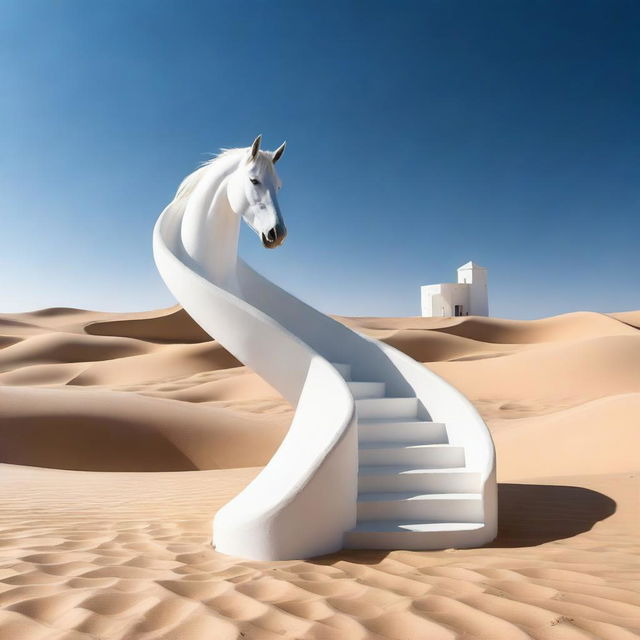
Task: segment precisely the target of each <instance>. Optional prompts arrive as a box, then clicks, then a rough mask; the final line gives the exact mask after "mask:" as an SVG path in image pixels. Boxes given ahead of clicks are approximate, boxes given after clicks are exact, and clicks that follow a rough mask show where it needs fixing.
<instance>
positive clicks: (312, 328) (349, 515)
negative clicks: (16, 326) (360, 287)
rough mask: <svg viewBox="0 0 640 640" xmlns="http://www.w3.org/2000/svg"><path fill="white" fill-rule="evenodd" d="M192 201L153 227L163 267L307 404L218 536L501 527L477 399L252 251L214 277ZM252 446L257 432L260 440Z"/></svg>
mask: <svg viewBox="0 0 640 640" xmlns="http://www.w3.org/2000/svg"><path fill="white" fill-rule="evenodd" d="M184 210H185V203H184V201H174V202H173V203H172V204H171V205H169V206H168V207H167V208H166V209H165V211H164V212H163V213H162V215H161V216H160V218H159V220H158V222H157V224H156V227H155V230H154V256H155V260H156V264H157V266H158V269H159V271H160V273H161V275H162V277H163V279H164V280H165V282H166V284H167V286H168V287H169V289H170V290H171V291H172V293H173V294H174V296H175V297H176V299H177V300H178V301H179V302H180V303H181V304H182V305H183V307H184V308H185V309H186V310H187V312H188V313H189V314H190V315H191V316H192V317H193V319H194V320H195V321H196V322H197V323H198V324H199V325H200V326H201V327H202V328H203V329H204V330H205V331H206V332H207V333H209V334H210V335H211V336H214V337H215V338H216V340H218V341H219V342H220V343H221V344H222V345H224V346H225V348H227V349H228V350H229V351H230V352H231V353H232V354H233V355H234V356H235V357H236V358H238V359H239V360H240V361H242V362H244V363H245V364H246V365H247V366H249V367H251V368H252V369H253V370H254V371H256V372H257V373H258V374H259V375H261V376H262V377H264V378H265V379H266V380H267V381H268V382H269V383H270V384H271V385H273V386H274V387H275V388H276V389H278V391H279V392H280V393H282V395H283V396H284V397H285V398H286V399H287V400H288V401H289V402H290V403H291V404H292V405H294V406H295V407H296V412H295V416H294V419H293V422H292V424H291V427H290V429H289V431H288V433H287V435H286V437H285V438H284V440H283V442H282V444H281V446H280V448H279V449H278V450H277V452H276V453H275V455H274V456H273V458H272V459H271V460H270V461H269V463H268V464H267V466H266V467H265V468H264V470H263V471H262V472H261V473H260V474H259V475H258V476H257V477H256V478H255V480H254V481H253V482H252V483H251V484H249V485H248V486H247V487H246V488H245V489H244V490H243V491H242V492H241V493H240V494H239V495H238V496H236V497H235V498H234V499H233V500H232V501H231V502H229V503H228V504H227V505H225V506H224V507H223V508H222V509H221V510H220V511H219V512H218V513H217V514H216V517H215V520H214V533H213V535H214V544H215V545H216V548H217V549H218V550H219V551H222V552H224V553H228V554H232V555H238V556H244V557H248V558H253V559H262V560H277V559H292V558H302V557H309V556H314V555H319V554H324V553H329V552H332V551H336V550H338V549H340V548H342V547H344V546H347V547H352V548H387V549H388V548H402V549H435V548H445V547H470V546H478V545H482V544H485V543H487V542H489V541H490V540H492V539H493V538H494V537H495V535H496V530H497V498H496V478H495V453H494V447H493V443H492V440H491V436H490V434H489V431H488V429H487V427H486V425H485V424H484V422H483V421H482V419H481V418H480V416H479V415H478V413H477V412H476V410H475V409H474V407H473V406H472V405H471V403H470V402H469V401H468V400H467V399H466V398H465V397H464V396H463V395H462V394H461V393H459V392H458V391H457V390H456V389H454V388H453V387H452V386H450V385H449V384H448V383H446V382H445V381H444V380H442V379H441V378H440V377H438V376H437V375H435V374H434V373H432V372H431V371H429V370H428V369H426V368H425V367H423V366H422V365H421V364H419V363H417V362H416V361H414V360H413V359H411V358H409V357H408V356H406V355H405V354H403V353H401V352H399V351H397V350H396V349H394V348H392V347H390V346H388V345H385V344H383V343H380V342H378V341H376V340H373V339H370V338H368V337H365V336H362V335H360V334H358V333H356V332H354V331H352V330H350V329H349V328H347V327H345V326H344V325H342V324H340V323H338V322H336V321H334V320H333V319H331V318H329V317H328V316H326V315H324V314H322V313H320V312H319V311H317V310H315V309H313V308H312V307H310V306H308V305H307V304H305V303H303V302H302V301H300V300H299V299H297V298H295V297H294V296H292V295H290V294H289V293H287V292H286V291H284V290H282V289H280V288H279V287H277V286H276V285H275V284H273V283H272V282H270V281H269V280H267V279H265V278H264V277H262V276H261V275H260V274H258V273H256V272H255V271H254V270H253V269H251V267H249V266H248V265H247V264H246V263H244V262H243V261H242V260H240V259H238V260H237V262H236V263H235V265H232V266H233V273H232V277H231V278H227V279H226V280H225V282H224V283H221V282H213V281H212V279H211V278H210V277H207V275H206V272H205V270H203V269H201V268H200V266H199V265H198V264H197V263H195V262H194V261H193V259H192V258H191V257H190V256H188V255H186V252H185V251H184V247H183V246H182V241H181V235H180V229H181V225H182V221H183V216H184ZM248 446H250V443H248Z"/></svg>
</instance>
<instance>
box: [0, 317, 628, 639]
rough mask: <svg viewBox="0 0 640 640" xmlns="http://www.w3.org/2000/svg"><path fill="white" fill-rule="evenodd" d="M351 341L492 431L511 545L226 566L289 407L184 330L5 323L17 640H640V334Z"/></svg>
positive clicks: (1, 557)
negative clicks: (230, 538) (233, 517)
mask: <svg viewBox="0 0 640 640" xmlns="http://www.w3.org/2000/svg"><path fill="white" fill-rule="evenodd" d="M343 321H345V322H346V323H348V324H350V325H355V326H356V327H357V328H359V330H362V331H365V332H368V333H370V334H371V335H375V336H376V337H380V338H382V339H384V340H385V341H387V342H389V343H390V344H393V345H394V346H397V347H398V348H401V349H403V350H405V351H406V352H407V353H410V355H412V356H413V357H416V358H418V359H420V360H421V361H423V362H425V363H427V366H429V367H432V368H433V369H434V370H435V371H437V372H438V373H439V374H440V375H443V376H444V377H446V378H447V379H449V380H451V381H452V382H453V383H454V384H456V385H457V386H458V387H459V388H461V389H462V390H463V391H464V392H465V393H466V394H467V395H468V396H469V397H470V398H471V399H472V400H473V402H474V403H475V404H476V406H477V407H478V408H479V409H480V411H481V412H482V413H483V415H484V416H485V418H486V419H487V420H488V422H489V424H490V426H491V428H492V432H493V434H494V438H495V441H496V446H497V449H498V465H499V480H500V483H501V484H500V493H499V495H500V535H499V538H498V540H497V541H496V542H495V543H493V544H492V545H491V546H489V547H485V548H481V549H470V550H460V551H457V550H446V551H440V552H408V551H394V552H390V553H389V552H370V551H367V552H354V551H350V552H344V553H339V554H334V555H331V556H326V557H322V558H314V559H310V560H306V561H291V562H271V563H266V562H249V561H243V560H240V559H237V558H231V557H228V556H224V555H222V554H218V553H216V552H215V550H214V549H213V548H212V547H211V545H210V540H211V531H210V527H211V520H212V516H213V514H214V513H215V511H216V509H218V508H219V507H220V506H221V505H222V504H224V503H225V502H226V501H227V500H229V499H230V497H232V496H233V495H235V494H236V493H237V492H238V491H240V490H241V488H242V487H243V486H245V484H246V483H248V482H249V481H250V480H251V479H252V478H253V477H254V476H255V474H256V473H257V472H258V471H259V469H260V465H263V464H264V463H265V462H266V460H268V459H269V457H270V456H271V454H272V453H273V451H274V450H275V448H276V447H277V446H278V443H279V442H280V440H281V438H282V436H283V434H284V433H285V432H286V429H287V426H288V423H289V421H290V419H291V410H290V408H289V407H288V406H287V404H286V403H285V402H284V401H283V400H282V399H281V398H280V397H279V396H278V395H277V393H276V392H275V391H274V390H273V389H272V388H270V387H269V386H268V385H266V384H265V383H264V382H263V381H261V380H260V379H259V378H258V377H257V376H255V374H253V373H251V372H250V371H248V370H246V369H245V368H244V367H241V366H240V365H239V363H238V362H237V361H235V360H234V359H233V358H232V356H230V355H229V354H228V353H226V352H225V351H224V349H222V348H221V347H220V346H219V345H217V344H216V343H215V342H212V341H209V340H207V339H206V336H204V335H202V333H201V332H200V331H199V329H198V328H197V327H195V326H194V325H193V324H192V323H191V322H190V320H189V318H188V317H186V316H185V315H184V314H183V312H181V311H176V310H166V311H159V312H149V313H145V314H129V315H127V316H124V315H115V314H97V313H93V312H81V311H76V310H65V309H57V310H44V311H41V312H35V313H32V314H16V315H11V316H6V315H5V316H1V317H0V345H2V348H1V349H0V385H2V386H0V443H1V445H2V446H0V461H1V462H3V463H4V464H1V465H0V479H1V480H2V487H3V491H2V494H1V497H0V607H1V609H0V638H1V639H2V640H5V639H6V640H37V639H40V638H47V639H49V638H55V639H59V638H60V639H61V638H65V639H73V638H83V639H88V638H93V639H95V638H100V639H103V640H106V639H112V638H113V639H115V638H118V639H123V640H128V639H130V638H131V639H137V638H140V639H143V638H174V639H176V640H189V639H197V640H210V639H212V640H218V639H225V638H340V639H342V638H394V639H398V640H400V639H408V640H413V639H416V640H422V639H429V640H431V639H434V640H437V639H439V638H483V639H490V640H491V639H499V638H559V639H565V638H566V639H572V638H637V637H639V636H640V588H639V587H640V562H638V547H639V546H640V543H639V542H638V540H639V537H638V534H639V533H640V526H639V522H640V512H639V505H640V484H639V482H638V474H636V472H635V470H636V469H637V467H638V466H640V465H639V464H638V462H637V459H638V456H637V452H638V450H639V446H638V445H639V444H640V439H639V432H640V429H638V424H639V422H640V331H639V330H638V326H639V325H640V313H636V312H631V313H626V314H617V315H616V316H604V315H599V314H592V313H580V314H569V315H566V316H559V317H557V318H549V319H545V320H540V321H535V322H530V323H524V322H511V321H502V320H495V319H476V318H464V319H454V320H441V319H422V318H396V319H389V318H358V319H347V318H345V319H343ZM248 444H250V446H247V445H248ZM139 469H144V470H145V473H135V472H133V471H135V470H139Z"/></svg>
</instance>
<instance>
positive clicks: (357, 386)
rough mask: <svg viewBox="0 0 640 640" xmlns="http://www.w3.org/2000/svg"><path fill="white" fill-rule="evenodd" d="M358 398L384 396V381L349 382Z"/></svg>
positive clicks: (355, 396) (350, 387)
mask: <svg viewBox="0 0 640 640" xmlns="http://www.w3.org/2000/svg"><path fill="white" fill-rule="evenodd" d="M347 386H348V387H349V389H351V393H352V394H353V397H354V398H355V399H356V400H359V399H361V398H384V389H385V386H386V385H385V383H384V382H347Z"/></svg>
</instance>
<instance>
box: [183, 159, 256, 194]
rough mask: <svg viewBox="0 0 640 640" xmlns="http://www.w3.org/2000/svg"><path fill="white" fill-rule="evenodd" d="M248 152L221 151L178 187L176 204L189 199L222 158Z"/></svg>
mask: <svg viewBox="0 0 640 640" xmlns="http://www.w3.org/2000/svg"><path fill="white" fill-rule="evenodd" d="M246 152H247V149H221V150H220V153H218V154H216V155H215V156H213V158H211V159H210V160H207V161H206V162H203V163H202V165H201V166H200V167H199V168H198V169H196V170H195V171H194V172H193V173H190V174H189V175H188V176H187V177H186V178H185V179H184V180H183V181H182V182H181V183H180V186H179V187H178V190H177V191H176V195H175V196H174V198H173V200H174V202H175V201H176V200H182V199H183V198H188V197H189V196H190V195H191V194H192V193H193V190H194V189H195V188H196V186H197V184H198V182H200V180H202V178H204V176H205V174H206V173H208V172H209V169H211V168H212V167H213V165H215V164H216V163H217V162H218V160H221V159H222V158H229V157H232V156H240V155H242V154H244V153H246Z"/></svg>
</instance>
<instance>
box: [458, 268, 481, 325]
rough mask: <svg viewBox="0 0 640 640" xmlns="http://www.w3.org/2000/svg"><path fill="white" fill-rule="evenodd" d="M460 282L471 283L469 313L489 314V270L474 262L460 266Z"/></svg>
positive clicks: (475, 314)
mask: <svg viewBox="0 0 640 640" xmlns="http://www.w3.org/2000/svg"><path fill="white" fill-rule="evenodd" d="M458 282H459V283H461V284H468V285H469V315H471V316H488V315H489V294H488V291H487V270H486V269H485V268H484V267H481V266H480V265H477V264H475V263H474V262H467V264H463V265H462V266H461V267H458Z"/></svg>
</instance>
